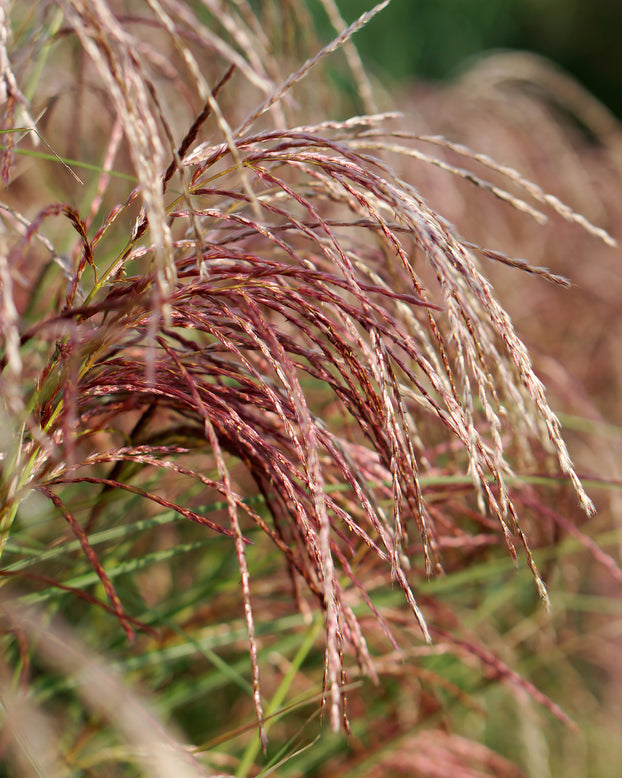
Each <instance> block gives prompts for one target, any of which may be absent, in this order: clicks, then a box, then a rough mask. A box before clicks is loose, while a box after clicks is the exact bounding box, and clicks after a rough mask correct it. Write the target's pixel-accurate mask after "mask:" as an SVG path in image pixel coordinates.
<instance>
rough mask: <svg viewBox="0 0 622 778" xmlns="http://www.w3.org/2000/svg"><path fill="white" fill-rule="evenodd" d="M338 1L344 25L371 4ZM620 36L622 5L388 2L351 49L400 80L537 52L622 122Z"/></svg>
mask: <svg viewBox="0 0 622 778" xmlns="http://www.w3.org/2000/svg"><path fill="white" fill-rule="evenodd" d="M314 1H317V2H319V0H314ZM337 2H338V5H339V8H340V10H341V12H342V15H343V16H344V18H345V19H346V21H348V22H351V21H353V20H354V19H355V18H357V17H358V16H359V15H360V14H361V13H362V12H363V11H366V10H369V9H370V8H372V7H373V5H374V2H373V0H337ZM621 37H622V0H392V2H391V3H390V5H389V6H388V8H386V9H385V10H384V11H382V12H381V13H380V14H379V15H378V16H376V18H375V19H373V20H372V21H371V22H370V24H369V25H368V26H367V27H366V28H365V29H363V30H362V31H361V32H359V33H358V34H357V37H356V44H357V47H358V48H359V51H360V53H361V55H362V57H363V60H364V61H365V62H366V63H367V64H368V65H372V68H373V69H375V70H376V72H380V73H381V74H382V73H385V74H386V75H387V76H389V77H392V78H399V79H403V78H409V77H412V76H417V77H419V78H430V79H439V78H441V79H442V78H446V77H449V76H451V75H452V74H453V73H455V72H456V71H457V70H458V69H459V68H460V66H461V65H463V64H464V63H465V60H468V59H469V58H470V57H473V56H475V55H477V54H478V53H479V52H481V51H484V50H488V49H498V48H511V49H526V50H529V51H534V52H537V53H539V54H542V55H544V56H546V57H548V58H549V59H552V60H553V61H555V62H557V63H558V64H559V65H561V66H562V67H563V68H565V69H566V70H567V71H569V72H570V73H572V74H573V75H574V76H575V77H576V78H577V79H578V80H579V81H580V82H581V83H582V84H583V85H584V86H585V87H587V88H588V89H589V90H590V91H591V92H592V93H593V94H594V95H595V96H597V97H598V98H600V99H601V100H602V101H603V102H604V103H606V104H607V105H608V106H609V107H610V108H611V109H612V110H613V111H614V112H615V113H616V114H617V115H618V116H622V87H621V84H620V81H621V78H622V41H621Z"/></svg>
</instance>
